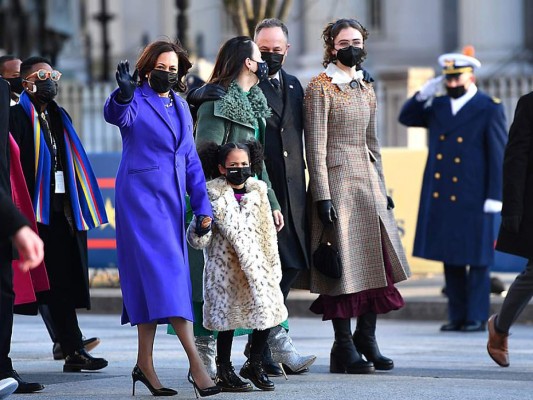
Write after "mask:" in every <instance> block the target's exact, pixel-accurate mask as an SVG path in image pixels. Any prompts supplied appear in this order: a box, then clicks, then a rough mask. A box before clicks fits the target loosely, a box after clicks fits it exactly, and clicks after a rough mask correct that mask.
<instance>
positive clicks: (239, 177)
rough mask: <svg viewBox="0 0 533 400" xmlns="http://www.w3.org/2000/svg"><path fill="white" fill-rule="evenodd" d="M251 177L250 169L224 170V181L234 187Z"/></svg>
mask: <svg viewBox="0 0 533 400" xmlns="http://www.w3.org/2000/svg"><path fill="white" fill-rule="evenodd" d="M251 176H252V169H251V168H250V167H242V168H237V167H231V168H226V179H227V180H228V182H229V183H233V184H234V185H242V184H243V183H244V182H246V179H248V178H249V177H251Z"/></svg>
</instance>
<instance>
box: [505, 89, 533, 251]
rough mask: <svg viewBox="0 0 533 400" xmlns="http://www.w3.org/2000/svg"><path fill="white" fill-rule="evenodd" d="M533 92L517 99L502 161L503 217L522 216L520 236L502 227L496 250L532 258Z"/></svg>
mask: <svg viewBox="0 0 533 400" xmlns="http://www.w3.org/2000/svg"><path fill="white" fill-rule="evenodd" d="M531 199H533V92H531V93H528V94H526V95H524V96H522V97H521V98H520V100H518V104H517V106H516V111H515V116H514V120H513V124H512V125H511V129H510V131H509V142H508V143H507V147H506V149H505V157H504V161H503V209H502V216H504V217H505V216H519V217H522V222H521V224H520V230H519V232H518V233H513V232H509V231H508V230H506V229H505V228H504V227H503V226H502V227H500V233H499V235H498V242H497V245H496V249H497V250H500V251H504V252H506V253H511V254H516V255H519V256H522V257H526V258H529V259H532V258H533V208H532V207H531Z"/></svg>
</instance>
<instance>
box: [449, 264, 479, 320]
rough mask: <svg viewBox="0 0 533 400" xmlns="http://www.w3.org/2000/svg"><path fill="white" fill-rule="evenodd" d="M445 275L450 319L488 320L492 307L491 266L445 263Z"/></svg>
mask: <svg viewBox="0 0 533 400" xmlns="http://www.w3.org/2000/svg"><path fill="white" fill-rule="evenodd" d="M444 277H445V279H446V295H447V296H448V318H449V320H450V321H454V322H466V321H486V320H487V319H488V316H489V309H490V270H489V267H487V266H469V267H467V266H466V265H450V264H444Z"/></svg>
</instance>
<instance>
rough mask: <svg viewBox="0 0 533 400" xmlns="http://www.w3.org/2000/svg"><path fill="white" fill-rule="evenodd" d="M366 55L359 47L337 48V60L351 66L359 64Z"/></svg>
mask: <svg viewBox="0 0 533 400" xmlns="http://www.w3.org/2000/svg"><path fill="white" fill-rule="evenodd" d="M365 57H366V51H365V50H364V49H362V48H360V47H354V46H348V47H345V48H343V49H339V50H337V60H339V61H340V62H341V63H342V65H345V66H347V67H350V68H352V67H353V66H355V65H360V64H361V63H362V62H363V61H364V59H365Z"/></svg>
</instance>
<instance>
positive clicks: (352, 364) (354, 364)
mask: <svg viewBox="0 0 533 400" xmlns="http://www.w3.org/2000/svg"><path fill="white" fill-rule="evenodd" d="M332 322H333V329H334V330H335V342H334V343H333V347H332V348H331V354H330V359H329V372H331V373H336V374H339V373H340V374H344V373H348V374H370V373H372V372H374V364H373V363H372V362H370V361H365V360H364V359H363V357H361V354H359V352H358V351H357V350H356V348H355V346H354V344H353V341H352V332H351V328H350V320H349V319H333V320H332Z"/></svg>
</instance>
